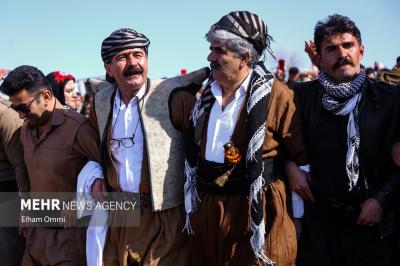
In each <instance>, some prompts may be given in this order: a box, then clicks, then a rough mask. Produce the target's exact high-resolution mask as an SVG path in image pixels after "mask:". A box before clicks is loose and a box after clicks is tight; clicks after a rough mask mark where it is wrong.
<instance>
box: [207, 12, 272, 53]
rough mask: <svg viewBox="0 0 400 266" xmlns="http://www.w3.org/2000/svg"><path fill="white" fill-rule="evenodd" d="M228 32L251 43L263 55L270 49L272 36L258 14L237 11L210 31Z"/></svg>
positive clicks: (222, 19) (223, 18) (226, 16)
mask: <svg viewBox="0 0 400 266" xmlns="http://www.w3.org/2000/svg"><path fill="white" fill-rule="evenodd" d="M215 30H227V31H229V32H231V33H233V34H236V35H238V36H240V37H242V38H244V39H246V40H247V41H248V42H250V43H251V44H252V45H253V46H254V48H255V49H256V50H257V52H258V53H259V54H260V55H261V54H262V52H263V51H264V49H266V48H267V49H268V47H269V45H270V41H271V40H272V38H271V36H269V35H268V29H267V25H266V24H265V22H264V21H263V20H262V19H261V18H260V17H259V16H257V15H256V14H253V13H250V12H248V11H235V12H231V13H229V14H228V15H225V16H223V17H222V18H221V19H220V20H219V21H218V22H217V23H215V24H214V25H213V26H211V29H210V31H215Z"/></svg>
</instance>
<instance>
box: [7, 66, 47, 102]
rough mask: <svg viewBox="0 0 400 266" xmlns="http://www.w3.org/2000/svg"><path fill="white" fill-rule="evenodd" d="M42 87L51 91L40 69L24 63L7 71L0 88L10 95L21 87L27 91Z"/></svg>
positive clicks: (34, 90) (32, 91)
mask: <svg viewBox="0 0 400 266" xmlns="http://www.w3.org/2000/svg"><path fill="white" fill-rule="evenodd" d="M43 88H46V89H49V90H50V91H51V89H50V88H51V87H50V84H49V82H48V81H47V79H46V77H45V75H44V74H43V73H42V71H40V70H39V69H37V68H36V67H33V66H26V65H24V66H19V67H17V68H16V69H14V70H12V71H10V73H8V75H7V77H6V78H5V79H4V81H3V83H2V84H1V87H0V90H1V91H2V92H3V93H4V94H6V95H8V96H12V95H14V94H16V93H18V92H20V91H21V90H23V89H25V90H27V91H28V92H29V93H35V92H38V91H40V90H42V89H43Z"/></svg>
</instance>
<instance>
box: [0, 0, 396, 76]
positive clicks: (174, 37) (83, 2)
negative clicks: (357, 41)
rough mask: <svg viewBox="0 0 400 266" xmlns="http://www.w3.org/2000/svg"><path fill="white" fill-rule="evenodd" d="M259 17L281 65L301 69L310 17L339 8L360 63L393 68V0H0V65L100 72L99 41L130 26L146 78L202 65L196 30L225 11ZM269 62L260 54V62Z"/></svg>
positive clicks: (203, 49)
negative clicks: (357, 45)
mask: <svg viewBox="0 0 400 266" xmlns="http://www.w3.org/2000/svg"><path fill="white" fill-rule="evenodd" d="M236 10H249V11H250V12H254V13H256V14H258V15H259V16H261V17H262V18H263V19H264V21H265V22H266V23H267V25H268V29H269V32H270V34H271V35H272V36H273V38H274V39H275V43H274V44H273V50H274V52H275V55H276V56H277V57H285V58H286V60H287V64H290V65H292V64H296V65H297V66H299V67H301V68H306V67H308V66H309V61H308V59H307V57H306V56H305V54H304V52H303V47H304V40H306V39H312V37H313V28H314V25H315V24H316V22H317V20H319V19H323V18H325V17H326V16H327V15H330V14H333V13H339V14H343V15H347V16H349V17H350V18H351V19H352V20H354V21H355V22H356V24H357V25H358V27H359V28H360V30H361V33H362V37H363V42H364V45H365V47H366V54H365V57H364V60H363V63H364V64H365V65H367V66H370V65H373V63H374V61H380V62H382V63H383V64H384V65H385V66H387V67H390V68H391V67H393V65H394V63H395V59H396V57H397V56H400V30H399V26H400V23H399V22H400V13H399V11H400V1H399V0H382V1H369V0H364V1H361V0H335V1H328V0H319V1H312V0H304V1H295V0H291V1H270V0H242V1H239V0H236V1H234V0H231V1H227V0H212V1H210V0H198V1H188V0H187V1H178V0H159V1H156V0H147V1H146V0H143V1H134V0H130V1H129V0H125V1H118V0H114V1H112V0H108V1H103V0H97V1H95V0H79V1H78V0H68V1H58V0H47V1H45V0H25V1H22V0H8V1H7V0H4V1H2V2H1V4H0V24H1V26H2V27H1V38H0V40H1V45H0V68H8V69H13V68H15V67H17V66H19V65H22V64H29V65H34V66H37V67H38V68H39V69H41V70H42V71H43V72H44V73H45V74H47V73H49V72H51V71H53V70H64V71H66V72H69V73H72V74H74V75H75V76H76V77H77V78H82V77H89V76H98V75H103V74H104V69H103V63H102V61H101V57H100V45H101V42H102V40H103V39H104V38H105V37H107V36H108V35H109V34H110V33H111V32H112V31H114V30H115V29H117V28H120V27H131V28H134V29H136V30H138V31H140V32H142V33H144V34H145V35H147V36H148V37H149V38H150V40H151V45H150V52H149V64H150V66H149V68H150V76H151V77H154V78H156V77H163V76H174V75H176V74H178V73H179V72H180V69H181V68H186V69H188V71H191V70H195V69H197V68H200V67H203V66H206V65H208V62H207V60H206V57H207V54H208V50H209V44H208V43H207V42H206V41H205V39H204V34H205V33H206V32H207V31H208V29H209V27H210V26H211V25H212V24H213V23H215V22H216V21H218V20H219V18H220V17H221V16H223V15H225V14H227V13H229V12H230V11H236ZM276 64H277V63H276V62H274V61H272V59H271V58H267V65H268V66H270V67H271V68H272V67H275V65H276Z"/></svg>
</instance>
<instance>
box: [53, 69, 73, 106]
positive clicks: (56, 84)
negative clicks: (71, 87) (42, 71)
mask: <svg viewBox="0 0 400 266" xmlns="http://www.w3.org/2000/svg"><path fill="white" fill-rule="evenodd" d="M46 79H47V80H48V81H49V82H50V85H51V88H52V90H53V94H54V96H56V98H57V100H58V101H59V102H60V103H61V104H62V105H65V97H64V87H65V84H67V82H68V81H70V80H73V81H74V82H75V77H74V76H72V75H71V74H67V73H65V72H64V71H54V72H51V73H49V74H48V75H47V76H46Z"/></svg>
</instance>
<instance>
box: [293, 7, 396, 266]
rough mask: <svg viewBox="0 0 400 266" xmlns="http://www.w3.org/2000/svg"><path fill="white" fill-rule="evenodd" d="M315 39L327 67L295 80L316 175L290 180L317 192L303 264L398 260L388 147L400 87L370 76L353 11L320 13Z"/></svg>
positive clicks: (302, 253)
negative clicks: (325, 15)
mask: <svg viewBox="0 0 400 266" xmlns="http://www.w3.org/2000/svg"><path fill="white" fill-rule="evenodd" d="M314 43H315V47H316V57H314V59H315V60H316V61H317V62H316V63H317V64H318V65H319V66H320V67H321V73H320V75H319V78H318V79H317V80H315V81H311V82H307V83H302V84H299V85H298V87H297V88H296V94H297V98H298V105H297V107H298V109H299V110H300V111H301V113H302V121H303V123H304V124H303V128H304V133H305V140H306V146H307V150H308V154H309V155H308V157H309V160H310V166H311V167H310V168H309V170H311V171H310V179H309V183H308V182H307V179H306V177H305V176H304V175H298V176H297V178H298V179H294V180H289V181H290V182H291V183H292V184H294V185H292V187H297V188H299V190H298V191H297V192H299V194H300V195H302V196H303V197H304V198H307V196H306V195H305V194H304V193H303V192H304V191H310V193H311V196H312V197H313V199H314V202H312V201H306V213H305V218H304V219H305V220H304V228H303V233H302V234H303V236H302V242H301V246H300V249H299V251H300V254H299V265H307V266H313V265H318V266H321V265H353V266H354V265H393V264H392V263H393V255H394V254H393V250H394V246H395V236H394V229H395V226H394V221H395V220H394V217H395V210H396V204H397V203H396V202H397V199H396V198H397V197H396V191H397V190H398V188H399V184H400V169H399V167H397V166H396V165H395V164H394V162H393V160H392V158H391V156H390V155H391V149H392V147H393V144H394V143H395V142H396V141H398V137H399V136H400V119H399V117H398V116H397V115H396V114H398V113H399V112H400V91H399V90H398V89H397V90H396V88H395V87H393V86H391V85H388V84H385V83H383V82H373V81H371V80H369V79H368V78H366V74H365V72H364V71H363V70H362V69H361V67H360V62H361V59H362V57H363V55H364V46H363V45H362V41H361V33H360V30H359V29H358V28H357V26H356V25H355V23H354V22H353V21H351V20H350V19H349V18H348V17H345V16H341V15H337V14H335V15H332V16H329V17H328V18H327V19H326V20H324V21H319V22H318V23H317V25H316V26H315V30H314ZM293 176H294V175H293ZM300 177H301V178H300ZM296 184H297V185H296ZM298 184H301V185H298ZM308 198H309V197H308Z"/></svg>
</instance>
